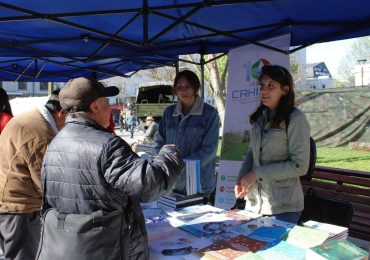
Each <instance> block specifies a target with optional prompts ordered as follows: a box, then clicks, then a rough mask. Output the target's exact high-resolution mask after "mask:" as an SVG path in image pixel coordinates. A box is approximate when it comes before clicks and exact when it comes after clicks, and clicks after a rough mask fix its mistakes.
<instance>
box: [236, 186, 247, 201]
mask: <svg viewBox="0 0 370 260" xmlns="http://www.w3.org/2000/svg"><path fill="white" fill-rule="evenodd" d="M234 191H235V197H236V198H237V199H241V198H244V197H245V196H246V195H247V194H246V193H245V191H243V187H242V186H241V185H240V184H236V185H235V188H234Z"/></svg>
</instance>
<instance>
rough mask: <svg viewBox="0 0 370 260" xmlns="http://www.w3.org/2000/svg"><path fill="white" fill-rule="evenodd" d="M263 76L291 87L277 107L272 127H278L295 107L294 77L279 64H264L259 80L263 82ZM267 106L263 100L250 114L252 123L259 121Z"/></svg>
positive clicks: (282, 85)
mask: <svg viewBox="0 0 370 260" xmlns="http://www.w3.org/2000/svg"><path fill="white" fill-rule="evenodd" d="M263 76H267V77H269V78H271V79H272V80H275V81H277V82H279V84H280V85H281V87H284V86H288V87H289V90H288V92H287V93H286V94H285V95H283V96H282V97H281V98H280V100H279V103H278V105H277V107H276V113H275V116H274V118H273V120H272V123H271V127H272V128H278V127H279V126H280V123H281V122H282V121H284V120H286V119H287V118H288V117H289V114H290V113H291V112H292V111H293V109H294V100H295V95H294V89H293V87H294V84H293V78H292V75H290V73H289V71H288V70H287V69H286V68H284V67H282V66H278V65H266V66H263V67H262V70H261V75H260V76H259V78H258V81H259V82H261V79H262V77H263ZM265 108H266V106H265V105H263V104H262V102H261V104H260V106H259V107H258V108H257V110H256V111H255V112H254V113H253V114H252V115H251V116H250V122H251V124H252V123H254V122H256V121H257V119H258V117H259V116H260V115H261V113H262V111H263V110H264V109H265Z"/></svg>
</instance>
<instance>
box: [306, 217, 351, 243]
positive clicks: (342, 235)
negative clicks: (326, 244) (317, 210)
mask: <svg viewBox="0 0 370 260" xmlns="http://www.w3.org/2000/svg"><path fill="white" fill-rule="evenodd" d="M303 226H305V227H309V228H313V229H317V230H323V231H327V232H329V238H328V239H327V240H326V241H331V240H337V239H347V237H348V228H346V227H341V226H336V225H332V224H327V223H322V222H317V221H313V220H309V221H307V222H305V223H303Z"/></svg>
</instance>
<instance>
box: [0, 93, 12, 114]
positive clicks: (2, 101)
mask: <svg viewBox="0 0 370 260" xmlns="http://www.w3.org/2000/svg"><path fill="white" fill-rule="evenodd" d="M3 112H5V113H8V114H9V115H11V116H13V113H12V108H11V106H10V103H9V97H8V94H7V93H6V91H5V90H4V89H3V88H0V115H1V114H2V113H3Z"/></svg>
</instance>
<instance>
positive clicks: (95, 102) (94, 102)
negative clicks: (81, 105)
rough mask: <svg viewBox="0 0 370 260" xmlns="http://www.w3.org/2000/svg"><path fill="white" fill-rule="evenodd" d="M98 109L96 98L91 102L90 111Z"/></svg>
mask: <svg viewBox="0 0 370 260" xmlns="http://www.w3.org/2000/svg"><path fill="white" fill-rule="evenodd" d="M98 110H99V106H98V102H97V100H94V101H93V102H92V103H91V104H90V111H91V112H93V113H96V112H97V111H98Z"/></svg>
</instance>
